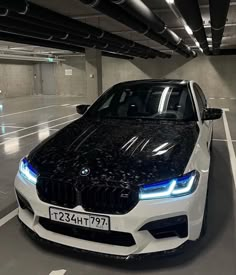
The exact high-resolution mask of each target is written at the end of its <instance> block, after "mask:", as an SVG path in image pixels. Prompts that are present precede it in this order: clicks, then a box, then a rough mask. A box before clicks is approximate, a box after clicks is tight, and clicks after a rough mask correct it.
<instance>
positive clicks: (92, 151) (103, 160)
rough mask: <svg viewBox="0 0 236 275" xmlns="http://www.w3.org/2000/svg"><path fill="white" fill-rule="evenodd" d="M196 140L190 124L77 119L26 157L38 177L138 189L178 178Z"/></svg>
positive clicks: (193, 125)
mask: <svg viewBox="0 0 236 275" xmlns="http://www.w3.org/2000/svg"><path fill="white" fill-rule="evenodd" d="M197 137H198V126H197V123H196V122H173V121H169V122H164V121H148V120H147V121H135V120H116V119H114V120H103V121H92V120H87V119H85V118H81V119H79V120H77V121H75V122H73V123H72V124H70V125H68V126H67V127H65V128H64V129H62V130H60V131H59V132H58V133H56V134H55V135H53V136H52V137H50V138H49V139H47V140H46V141H44V142H43V143H41V144H40V145H39V146H37V147H36V148H35V149H34V150H33V151H32V152H31V153H30V155H29V157H28V158H29V161H30V162H31V164H32V165H33V166H34V167H35V168H36V169H37V170H38V172H39V174H40V175H41V176H45V177H52V178H60V180H61V179H62V178H64V179H66V180H67V181H71V182H76V184H77V185H78V184H80V183H81V184H86V183H89V184H101V183H102V184H113V183H114V184H120V185H126V184H128V185H135V186H138V185H141V184H144V183H153V182H157V181H160V180H163V179H167V178H172V177H177V176H179V175H182V174H183V173H184V170H185V167H186V165H187V163H188V161H189V158H190V156H191V154H192V151H193V148H194V146H195V143H196V140H197ZM83 172H84V174H85V175H83Z"/></svg>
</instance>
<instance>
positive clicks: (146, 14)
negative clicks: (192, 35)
mask: <svg viewBox="0 0 236 275" xmlns="http://www.w3.org/2000/svg"><path fill="white" fill-rule="evenodd" d="M109 1H110V2H112V3H114V4H116V5H119V6H121V7H122V8H123V9H124V10H125V11H127V12H128V13H129V14H131V15H132V16H134V17H135V18H136V19H137V20H140V21H141V22H142V23H144V24H146V25H147V27H148V30H153V31H154V32H155V33H157V34H158V35H160V36H161V37H163V38H164V39H166V41H168V42H169V43H170V44H173V45H174V46H175V50H176V49H177V50H179V51H182V52H184V53H185V54H187V55H188V56H189V57H194V56H196V53H194V52H193V51H192V50H191V49H190V47H189V46H187V45H186V44H185V43H184V42H183V40H182V39H181V38H180V37H179V36H178V35H177V34H176V33H174V32H173V31H172V30H170V29H169V28H168V27H167V25H166V24H165V22H164V21H162V19H161V18H160V17H158V16H157V15H156V14H155V13H153V12H152V10H151V9H150V8H149V7H148V6H147V5H146V4H144V3H143V1H142V0H109ZM170 49H172V50H173V48H171V47H170Z"/></svg>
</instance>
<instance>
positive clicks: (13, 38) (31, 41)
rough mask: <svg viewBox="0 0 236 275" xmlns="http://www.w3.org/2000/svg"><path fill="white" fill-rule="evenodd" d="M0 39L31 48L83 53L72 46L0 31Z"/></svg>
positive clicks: (80, 49)
mask: <svg viewBox="0 0 236 275" xmlns="http://www.w3.org/2000/svg"><path fill="white" fill-rule="evenodd" d="M0 39H1V40H3V41H9V42H15V43H22V44H28V45H33V46H41V47H46V48H53V49H60V50H68V51H72V52H82V53H84V52H85V50H84V48H81V47H78V46H73V45H69V44H63V43H56V42H53V41H48V40H40V39H36V38H32V37H24V36H20V35H16V34H8V33H4V32H1V31H0Z"/></svg>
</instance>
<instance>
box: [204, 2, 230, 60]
mask: <svg viewBox="0 0 236 275" xmlns="http://www.w3.org/2000/svg"><path fill="white" fill-rule="evenodd" d="M209 4H210V17H211V33H212V46H213V48H212V50H213V54H214V55H217V54H219V53H220V45H221V41H222V37H223V33H224V29H225V24H226V20H227V14H228V10H229V5H230V0H220V1H214V0H209Z"/></svg>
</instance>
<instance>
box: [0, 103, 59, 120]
mask: <svg viewBox="0 0 236 275" xmlns="http://www.w3.org/2000/svg"><path fill="white" fill-rule="evenodd" d="M58 106H59V105H49V106H45V107H40V108H36V109H31V110H25V111H21V112H17V113H11V114H6V115H2V116H0V118H1V117H8V116H15V115H18V114H24V113H29V112H34V111H38V110H42V109H48V108H53V107H58Z"/></svg>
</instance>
